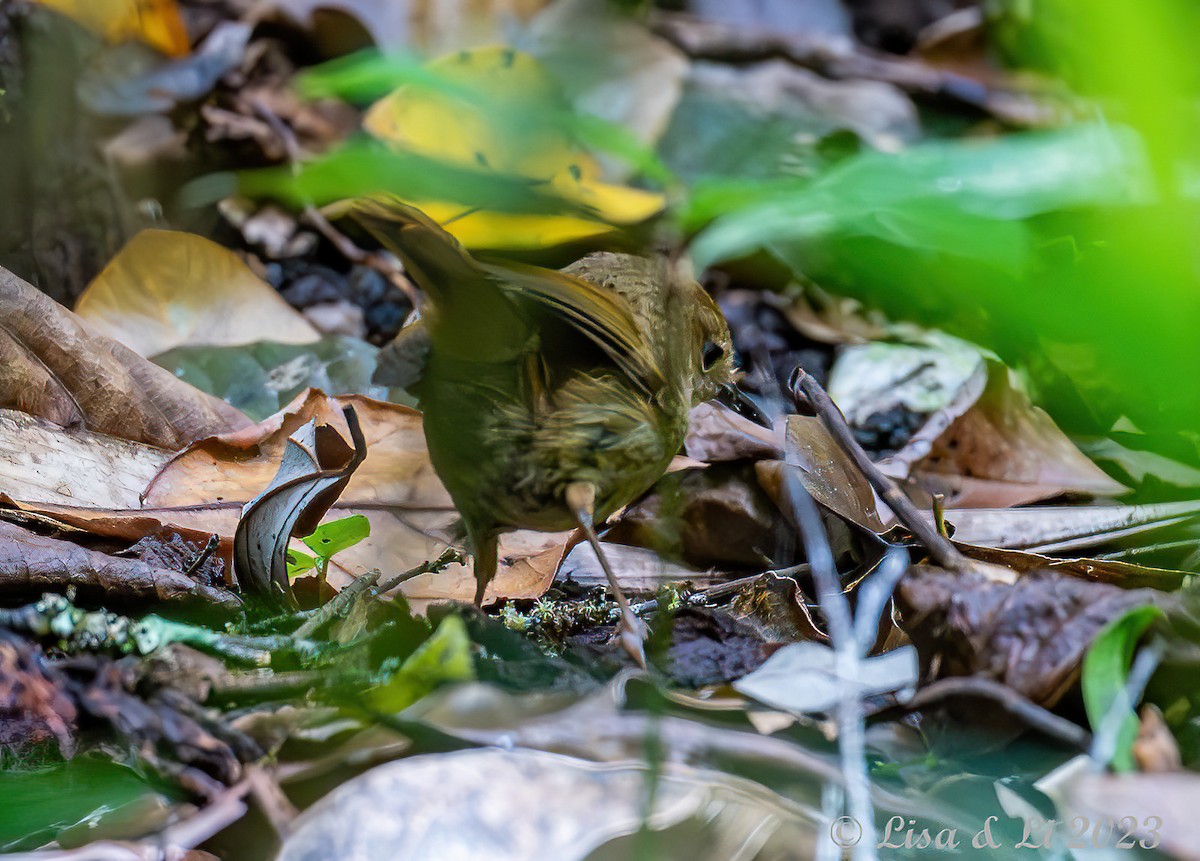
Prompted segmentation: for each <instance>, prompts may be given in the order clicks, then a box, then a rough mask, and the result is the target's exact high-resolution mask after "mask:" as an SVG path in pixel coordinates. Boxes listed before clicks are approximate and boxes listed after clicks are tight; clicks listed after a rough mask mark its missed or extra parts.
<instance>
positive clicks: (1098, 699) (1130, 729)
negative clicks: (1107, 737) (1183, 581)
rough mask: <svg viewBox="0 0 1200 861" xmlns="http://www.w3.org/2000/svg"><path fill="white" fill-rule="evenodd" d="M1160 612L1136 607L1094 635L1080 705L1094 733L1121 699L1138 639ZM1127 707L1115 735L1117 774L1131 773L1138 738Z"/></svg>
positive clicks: (1133, 717) (1135, 722)
mask: <svg viewBox="0 0 1200 861" xmlns="http://www.w3.org/2000/svg"><path fill="white" fill-rule="evenodd" d="M1161 618H1163V611H1162V610H1160V609H1159V608H1158V607H1154V606H1151V605H1147V606H1144V607H1135V608H1134V609H1132V610H1130V611H1129V612H1128V613H1126V614H1125V615H1123V616H1120V617H1118V618H1116V619H1114V620H1113V621H1111V622H1109V623H1108V625H1106V626H1105V627H1104V629H1103V630H1102V631H1101V632H1100V633H1099V634H1098V635H1096V639H1095V640H1093V641H1092V645H1091V647H1090V648H1089V649H1088V651H1087V654H1086V655H1084V658H1083V676H1082V679H1081V684H1082V686H1083V704H1084V707H1085V708H1086V709H1087V716H1088V722H1089V723H1090V724H1091V725H1092V730H1093V732H1095V731H1098V730H1099V729H1100V726H1101V724H1102V723H1103V722H1104V721H1105V720H1106V718H1107V715H1108V714H1109V712H1110V711H1111V710H1112V709H1113V708H1114V707H1115V706H1117V705H1118V704H1119V702H1120V699H1121V698H1122V697H1123V696H1124V693H1123V692H1124V690H1125V684H1126V681H1127V679H1128V676H1129V668H1130V666H1131V664H1132V663H1133V652H1134V649H1135V648H1136V647H1137V644H1138V640H1140V639H1141V637H1142V635H1143V634H1144V633H1145V632H1146V629H1147V628H1149V627H1150V625H1151V624H1153V623H1154V622H1155V621H1157V620H1158V619H1161ZM1132 706H1133V704H1129V706H1127V707H1126V708H1125V711H1126V715H1125V717H1124V718H1123V719H1122V723H1121V729H1120V731H1119V732H1118V736H1117V749H1116V752H1115V754H1114V756H1113V763H1112V764H1113V768H1115V769H1116V770H1117V771H1132V770H1133V756H1132V753H1131V752H1130V750H1131V748H1132V746H1133V742H1134V740H1135V739H1136V738H1137V731H1138V718H1137V714H1136V713H1135V712H1134V710H1133V708H1132Z"/></svg>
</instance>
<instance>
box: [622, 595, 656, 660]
mask: <svg viewBox="0 0 1200 861" xmlns="http://www.w3.org/2000/svg"><path fill="white" fill-rule="evenodd" d="M648 634H649V631H648V629H647V628H646V623H645V622H643V621H642V620H641V619H639V618H638V617H637V616H636V615H635V614H634V612H633V608H632V607H630V606H629V604H628V603H626V604H625V606H624V607H623V608H622V609H621V626H620V627H619V628H618V629H617V636H616V638H615V639H616V640H617V642H618V643H620V644H621V648H622V649H624V650H625V654H627V655H629V657H631V658H633V661H634V663H635V664H637V665H638V666H639V667H641V668H642V669H643V670H644V669H646V637H647V635H648Z"/></svg>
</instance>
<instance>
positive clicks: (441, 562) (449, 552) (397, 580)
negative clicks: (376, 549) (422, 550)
mask: <svg viewBox="0 0 1200 861" xmlns="http://www.w3.org/2000/svg"><path fill="white" fill-rule="evenodd" d="M462 561H463V555H462V553H461V552H460V551H459V550H457V549H455V548H453V547H447V548H446V549H445V550H443V551H442V553H441V555H440V556H438V558H437V559H434V560H432V561H429V562H422V563H421V564H420V565H418V566H416V567H415V568H409V569H408V570H407V571H405V572H404V573H403V574H397V575H396V576H395V577H393V578H392V579H391V580H385V581H384V582H383V585H382V586H380V587H379V594H381V595H383V594H386V593H387V592H391V591H392V590H393V589H395V588H396V587H397V586H399V585H400V584H401V583H405V582H407V581H409V580H411V579H413V578H414V577H420V576H421V575H422V574H433V573H435V572H437V571H441V570H442V569H443V568H445V567H446V566H447V565H452V564H453V563H455V562H462Z"/></svg>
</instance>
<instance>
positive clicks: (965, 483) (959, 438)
mask: <svg viewBox="0 0 1200 861" xmlns="http://www.w3.org/2000/svg"><path fill="white" fill-rule="evenodd" d="M913 475H914V477H915V478H916V479H917V481H918V482H919V483H920V484H921V485H922V486H923V487H924V488H925V489H926V490H928V491H930V492H933V493H943V494H945V496H946V499H947V505H954V506H957V507H964V508H967V507H979V508H984V507H986V508H1003V507H1007V506H1014V505H1022V504H1024V503H1028V502H1035V501H1037V500H1039V499H1047V498H1049V497H1053V496H1058V495H1060V494H1063V493H1086V494H1090V495H1092V496H1115V495H1117V494H1119V493H1122V492H1124V491H1125V487H1124V486H1123V485H1121V484H1120V483H1119V482H1117V481H1115V480H1113V479H1112V478H1110V477H1109V476H1108V475H1107V474H1105V472H1104V471H1103V470H1101V469H1100V468H1099V467H1098V466H1096V465H1095V464H1094V463H1092V462H1091V461H1090V460H1089V459H1088V458H1087V456H1086V455H1084V454H1083V452H1081V451H1080V450H1079V449H1078V448H1076V447H1075V444H1074V443H1072V442H1071V441H1070V440H1069V439H1067V437H1066V435H1065V434H1064V433H1063V432H1062V431H1061V430H1059V429H1058V426H1057V425H1056V424H1054V421H1053V419H1051V418H1050V416H1049V415H1047V414H1046V412H1045V411H1044V410H1042V409H1041V408H1039V407H1035V406H1034V405H1033V404H1032V403H1030V401H1029V398H1028V397H1027V396H1026V395H1025V394H1024V393H1023V392H1021V391H1020V390H1019V389H1017V388H1016V387H1015V386H1014V385H1012V383H1011V381H1010V374H1009V372H1008V371H1007V369H1004V368H1002V367H1000V366H995V365H994V366H993V368H992V373H991V374H990V375H989V377H988V382H987V386H986V388H985V389H984V391H983V394H982V395H981V396H980V397H979V400H978V401H976V402H975V405H974V406H973V407H971V409H969V410H967V411H966V412H965V413H964V414H963V415H961V416H959V417H958V418H957V419H955V420H954V421H953V422H952V423H951V424H950V426H949V427H948V428H947V429H946V431H945V432H944V433H942V434H941V435H940V436H939V437H938V438H937V439H936V440H935V441H934V443H933V445H932V448H931V449H930V452H929V454H928V455H926V456H925V457H924V458H923V459H922V460H920V461H919V462H918V463H917V464H916V465H915V466H914V467H913Z"/></svg>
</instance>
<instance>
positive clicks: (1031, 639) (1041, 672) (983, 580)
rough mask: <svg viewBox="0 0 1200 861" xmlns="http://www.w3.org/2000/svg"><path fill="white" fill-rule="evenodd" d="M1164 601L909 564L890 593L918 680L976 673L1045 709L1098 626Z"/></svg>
mask: <svg viewBox="0 0 1200 861" xmlns="http://www.w3.org/2000/svg"><path fill="white" fill-rule="evenodd" d="M1169 600H1170V599H1169V597H1168V596H1165V595H1163V593H1161V592H1156V591H1153V590H1150V589H1132V590H1126V589H1121V588H1118V587H1117V586H1111V585H1109V584H1107V583H1096V582H1092V581H1087V580H1082V579H1079V578H1077V577H1069V576H1065V575H1063V574H1059V573H1056V572H1053V571H1034V572H1032V573H1029V574H1026V575H1025V576H1023V577H1020V578H1019V579H1017V581H1016V582H1015V583H1012V584H1008V583H999V582H996V581H994V580H990V579H988V578H987V577H985V576H984V575H982V574H978V573H976V572H974V571H969V572H964V573H951V572H949V571H945V570H943V569H941V568H933V567H930V566H924V565H916V566H914V567H913V568H912V569H911V570H910V572H909V573H908V575H906V576H905V578H904V580H903V581H902V582H901V584H900V588H899V589H898V591H897V601H898V603H899V606H900V609H901V611H902V612H903V621H902V627H903V628H904V631H905V633H907V634H908V636H909V637H910V638H911V639H912V641H913V644H914V645H915V646H916V647H917V652H918V654H919V655H920V659H921V667H922V673H923V675H924V680H925V681H932V680H933V679H936V678H944V677H949V676H970V675H983V676H986V677H989V678H993V679H995V680H997V681H1000V682H1003V683H1004V684H1006V685H1008V686H1009V687H1011V688H1013V689H1014V690H1016V691H1018V692H1020V693H1021V694H1023V695H1024V696H1026V697H1028V698H1029V699H1031V700H1033V701H1034V702H1036V703H1038V704H1040V705H1043V706H1046V707H1052V706H1054V704H1055V703H1057V702H1058V701H1059V700H1060V699H1061V698H1062V696H1063V694H1065V693H1066V692H1067V690H1069V689H1070V688H1071V687H1072V686H1073V685H1074V684H1075V682H1076V680H1077V679H1078V677H1079V671H1080V665H1081V662H1082V660H1083V655H1084V653H1085V652H1086V651H1087V649H1088V647H1089V646H1090V645H1091V643H1092V640H1093V639H1094V638H1095V636H1096V635H1097V634H1098V633H1099V632H1100V630H1101V629H1102V628H1103V627H1104V626H1105V625H1107V624H1108V623H1109V622H1111V621H1112V620H1113V619H1115V618H1117V617H1118V616H1120V615H1121V614H1123V613H1124V612H1126V611H1127V610H1129V609H1131V608H1133V607H1137V606H1141V605H1145V604H1160V605H1161V604H1162V603H1164V602H1167V601H1169Z"/></svg>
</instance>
